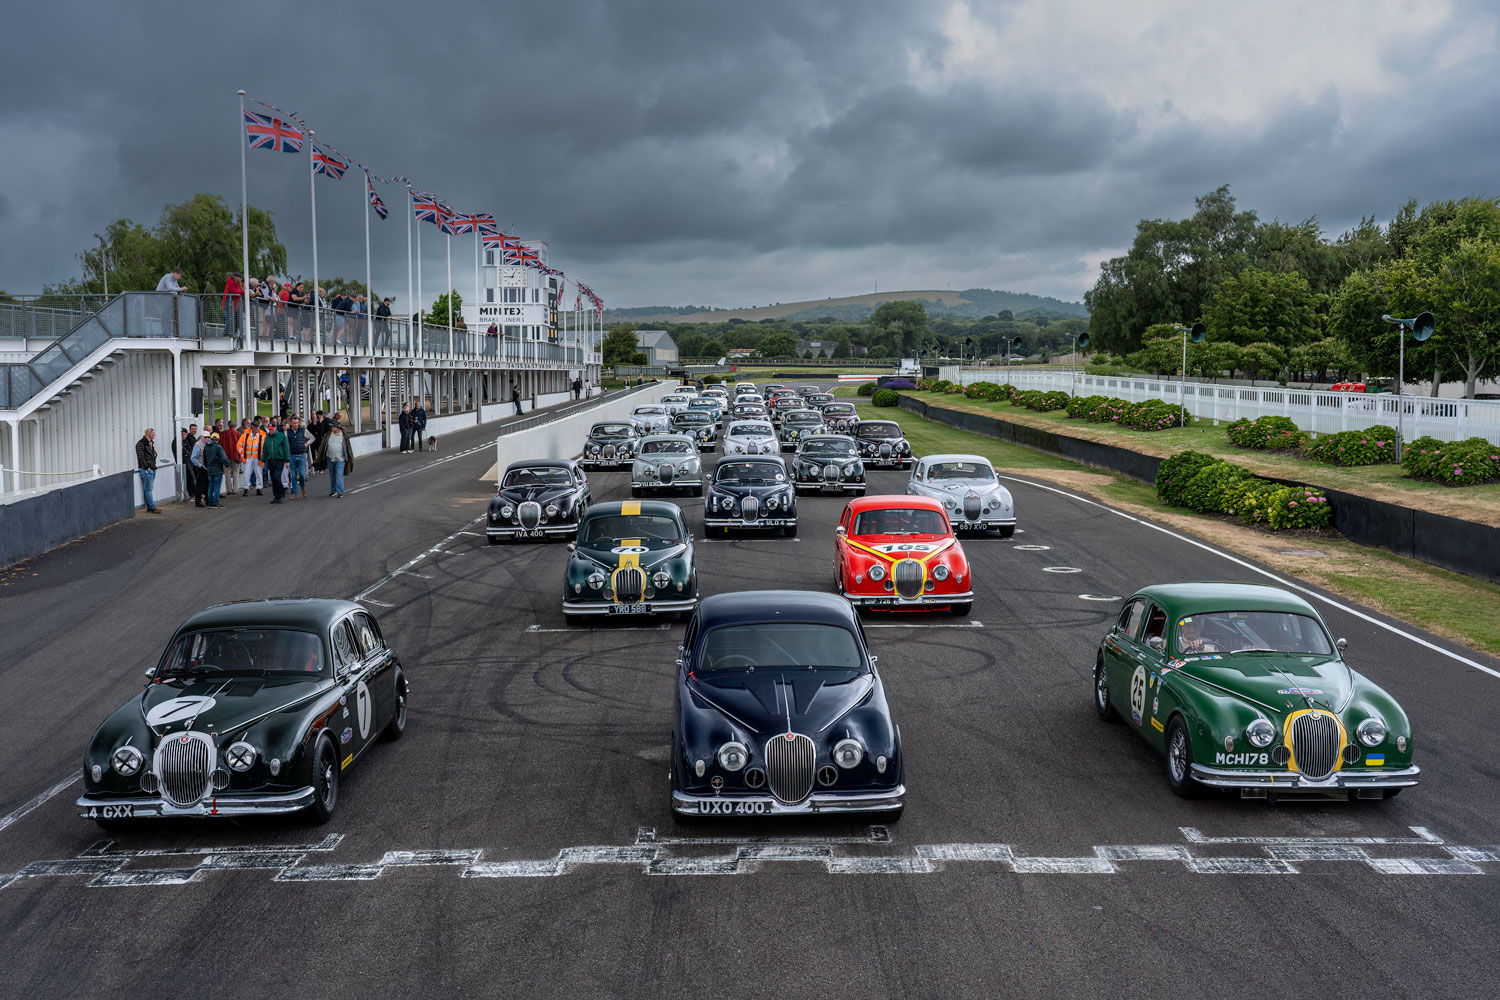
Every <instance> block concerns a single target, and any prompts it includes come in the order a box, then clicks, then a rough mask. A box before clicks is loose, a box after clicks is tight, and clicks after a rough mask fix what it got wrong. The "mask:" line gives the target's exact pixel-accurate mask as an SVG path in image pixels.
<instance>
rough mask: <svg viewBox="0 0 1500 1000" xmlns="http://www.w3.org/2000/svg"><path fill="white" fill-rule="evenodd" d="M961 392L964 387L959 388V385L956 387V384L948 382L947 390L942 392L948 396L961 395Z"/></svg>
mask: <svg viewBox="0 0 1500 1000" xmlns="http://www.w3.org/2000/svg"><path fill="white" fill-rule="evenodd" d="M963 391H964V387H963V386H961V385H958V384H957V383H954V382H950V383H949V384H948V388H946V389H944V390H943V392H945V393H947V394H948V395H950V396H957V395H961V394H962V393H963Z"/></svg>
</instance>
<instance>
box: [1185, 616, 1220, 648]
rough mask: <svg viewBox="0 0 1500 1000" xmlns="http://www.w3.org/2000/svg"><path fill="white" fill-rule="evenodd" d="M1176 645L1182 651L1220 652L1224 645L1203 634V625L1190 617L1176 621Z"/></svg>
mask: <svg viewBox="0 0 1500 1000" xmlns="http://www.w3.org/2000/svg"><path fill="white" fill-rule="evenodd" d="M1177 635H1178V639H1177V645H1178V646H1179V647H1180V648H1181V650H1182V652H1184V653H1221V652H1223V651H1224V647H1222V646H1220V645H1218V644H1217V643H1215V642H1214V641H1213V640H1211V639H1206V638H1204V636H1203V625H1202V623H1200V622H1196V621H1194V620H1193V619H1191V618H1184V619H1182V621H1180V622H1178V623H1177Z"/></svg>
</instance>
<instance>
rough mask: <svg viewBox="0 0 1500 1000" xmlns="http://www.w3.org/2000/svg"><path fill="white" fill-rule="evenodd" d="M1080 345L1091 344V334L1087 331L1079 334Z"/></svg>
mask: <svg viewBox="0 0 1500 1000" xmlns="http://www.w3.org/2000/svg"><path fill="white" fill-rule="evenodd" d="M1078 346H1079V347H1087V346H1089V335H1088V334H1086V333H1080V334H1079V335H1078Z"/></svg>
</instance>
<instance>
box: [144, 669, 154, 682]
mask: <svg viewBox="0 0 1500 1000" xmlns="http://www.w3.org/2000/svg"><path fill="white" fill-rule="evenodd" d="M155 676H156V668H155V667H147V668H146V680H148V681H149V680H151V679H152V678H154V677H155Z"/></svg>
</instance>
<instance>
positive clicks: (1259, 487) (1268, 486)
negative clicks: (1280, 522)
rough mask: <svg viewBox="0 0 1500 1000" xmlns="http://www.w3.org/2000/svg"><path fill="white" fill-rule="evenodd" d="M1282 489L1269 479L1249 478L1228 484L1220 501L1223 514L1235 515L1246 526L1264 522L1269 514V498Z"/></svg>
mask: <svg viewBox="0 0 1500 1000" xmlns="http://www.w3.org/2000/svg"><path fill="white" fill-rule="evenodd" d="M1280 489H1282V487H1281V486H1280V485H1279V484H1277V483H1273V482H1271V481H1270V480H1269V479H1261V478H1259V477H1256V476H1251V477H1249V478H1247V479H1240V480H1237V481H1235V482H1233V483H1230V484H1229V485H1227V486H1226V487H1225V488H1224V497H1223V499H1222V501H1221V502H1222V504H1223V511H1224V513H1225V514H1237V515H1239V518H1240V520H1242V521H1244V522H1245V523H1246V524H1255V523H1256V522H1258V521H1266V520H1267V519H1268V518H1269V516H1270V512H1271V497H1272V495H1273V494H1275V493H1276V492H1277V491H1278V490H1280Z"/></svg>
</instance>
